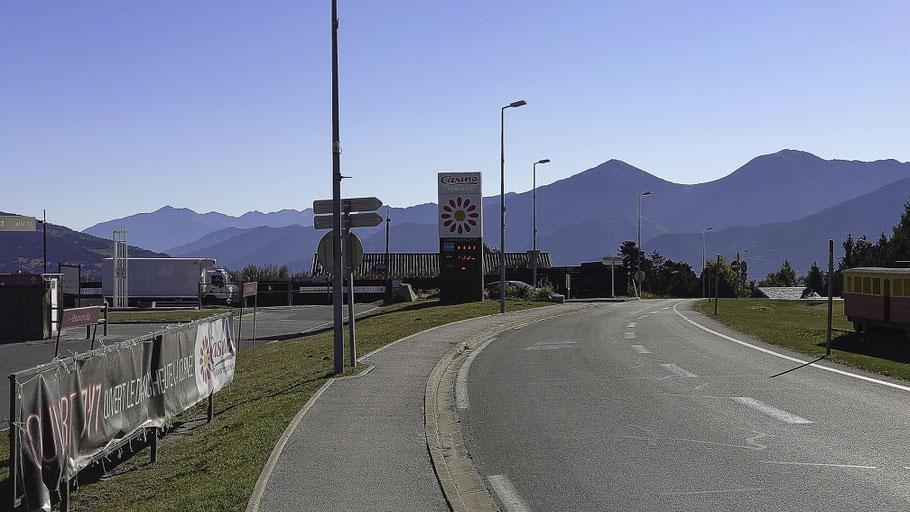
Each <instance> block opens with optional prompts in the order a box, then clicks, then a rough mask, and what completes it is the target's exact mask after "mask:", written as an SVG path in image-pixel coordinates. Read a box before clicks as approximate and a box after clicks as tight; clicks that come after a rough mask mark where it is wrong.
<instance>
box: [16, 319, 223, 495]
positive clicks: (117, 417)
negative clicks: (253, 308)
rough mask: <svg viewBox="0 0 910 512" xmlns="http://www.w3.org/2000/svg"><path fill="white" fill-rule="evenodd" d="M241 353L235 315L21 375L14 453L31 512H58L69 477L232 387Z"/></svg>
mask: <svg viewBox="0 0 910 512" xmlns="http://www.w3.org/2000/svg"><path fill="white" fill-rule="evenodd" d="M235 356H236V345H235V341H234V321H233V315H232V314H231V313H228V314H225V315H222V316H219V317H215V318H213V319H205V320H198V321H196V322H193V323H190V324H183V325H180V326H175V327H173V328H170V329H167V330H164V331H159V332H157V333H153V334H151V335H147V336H145V337H142V338H137V339H135V340H130V341H125V342H123V343H119V344H117V345H113V346H109V347H105V348H102V349H99V350H95V351H92V352H87V353H85V354H80V355H78V356H75V357H73V358H68V359H63V360H59V361H55V362H53V363H51V364H48V365H44V366H42V367H38V368H36V369H33V370H29V371H25V372H20V373H19V374H17V375H16V379H17V384H18V385H17V388H18V389H13V390H11V392H14V393H16V392H17V391H18V395H19V398H18V400H17V406H16V410H15V411H12V412H13V413H14V414H15V416H14V428H13V430H12V431H11V434H12V432H15V435H16V436H17V441H18V449H17V453H15V454H11V456H12V455H15V456H16V458H17V462H18V467H19V470H20V471H21V475H22V476H21V478H20V479H19V482H21V483H23V484H24V489H23V490H24V492H25V498H26V503H27V505H28V510H50V503H51V501H50V493H49V489H56V488H57V487H58V485H59V484H60V482H61V481H62V480H63V479H68V478H71V477H73V476H74V475H75V474H76V473H77V472H78V471H79V470H80V469H82V468H84V467H86V466H87V465H88V464H89V463H91V462H92V461H93V460H95V459H96V458H97V457H99V456H100V455H102V454H104V453H106V452H107V451H109V450H111V449H114V448H115V447H117V446H118V445H119V444H120V442H121V441H122V440H124V439H127V438H130V437H132V436H133V435H134V434H136V433H137V432H138V431H139V430H140V429H144V428H148V427H163V426H165V424H166V422H167V421H168V420H170V419H171V418H173V417H174V416H176V415H177V414H180V413H181V412H183V411H185V410H187V409H189V408H190V407H192V406H193V405H195V404H196V403H198V402H200V401H202V400H204V399H206V398H207V397H208V396H209V395H210V394H212V393H215V392H217V391H218V390H220V389H222V388H223V387H224V386H226V385H228V384H229V383H230V382H231V381H232V380H233V378H234V362H235ZM17 484H18V483H17ZM14 488H15V487H14ZM20 492H21V491H20Z"/></svg>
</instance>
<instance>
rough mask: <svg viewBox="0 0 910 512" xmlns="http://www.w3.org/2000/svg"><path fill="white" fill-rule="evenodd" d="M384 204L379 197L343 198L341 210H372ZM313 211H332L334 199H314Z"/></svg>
mask: <svg viewBox="0 0 910 512" xmlns="http://www.w3.org/2000/svg"><path fill="white" fill-rule="evenodd" d="M380 206H382V201H380V200H379V198H378V197H352V198H350V199H342V200H341V211H342V213H343V212H348V213H350V212H372V211H375V210H378V209H379V207H380ZM313 213H315V214H316V215H321V214H326V213H332V200H331V199H320V200H318V201H313Z"/></svg>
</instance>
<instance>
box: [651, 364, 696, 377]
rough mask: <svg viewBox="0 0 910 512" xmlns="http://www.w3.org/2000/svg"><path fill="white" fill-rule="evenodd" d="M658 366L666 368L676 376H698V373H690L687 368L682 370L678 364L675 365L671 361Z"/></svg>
mask: <svg viewBox="0 0 910 512" xmlns="http://www.w3.org/2000/svg"><path fill="white" fill-rule="evenodd" d="M660 366H662V367H663V368H664V369H665V370H667V371H668V372H670V373H672V374H674V375H676V376H678V377H688V378H697V377H698V375H695V374H694V373H692V372H690V371H688V370H683V369H682V368H680V367H679V366H676V365H675V364H673V363H664V364H661V365H660Z"/></svg>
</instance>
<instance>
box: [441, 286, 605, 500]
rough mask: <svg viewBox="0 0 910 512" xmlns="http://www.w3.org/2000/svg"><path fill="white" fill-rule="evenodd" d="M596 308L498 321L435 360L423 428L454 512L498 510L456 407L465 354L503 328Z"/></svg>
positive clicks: (582, 308) (577, 308) (574, 309)
mask: <svg viewBox="0 0 910 512" xmlns="http://www.w3.org/2000/svg"><path fill="white" fill-rule="evenodd" d="M596 307H598V306H596V305H591V304H588V305H585V306H579V307H576V308H573V309H571V310H569V311H558V312H547V313H549V314H546V315H543V316H541V317H538V318H534V319H530V320H528V319H521V320H516V321H514V322H511V323H507V324H500V325H498V326H496V327H493V328H491V329H488V330H486V331H483V332H480V333H476V334H474V335H472V336H470V337H469V338H467V339H466V340H464V341H463V342H462V343H459V344H458V345H457V346H456V347H455V348H453V349H452V350H450V351H449V352H448V353H446V355H445V356H443V358H442V359H440V360H439V361H438V362H437V363H436V366H435V367H434V368H433V371H432V372H431V373H430V378H429V379H428V380H427V385H426V393H425V395H424V427H425V430H426V439H427V449H428V450H429V452H430V459H431V461H432V463H433V471H434V472H435V473H436V478H437V479H438V480H439V487H440V488H441V489H442V492H443V495H444V496H445V499H446V501H447V502H448V504H449V507H450V508H451V509H452V510H453V511H454V512H495V511H497V510H499V508H498V507H497V506H496V503H495V501H494V500H493V496H492V495H491V494H490V491H489V490H488V489H487V487H486V484H485V483H484V480H483V478H482V477H481V476H480V473H479V472H478V471H477V469H476V468H475V467H474V463H473V461H472V460H471V457H470V455H469V454H468V452H467V448H466V447H465V444H464V437H463V436H462V433H461V427H460V426H459V423H460V420H459V418H458V413H457V412H456V409H455V379H456V376H457V374H458V370H459V368H461V365H462V363H463V362H464V360H465V359H466V358H467V355H468V353H469V352H470V351H471V350H474V349H476V348H477V347H479V346H480V345H481V344H483V343H484V342H486V341H487V340H488V339H490V338H492V337H493V336H495V335H497V334H499V333H501V332H503V331H507V330H509V329H514V328H516V327H525V326H527V325H529V324H532V323H537V322H541V321H544V320H549V319H552V318H556V317H559V316H564V315H569V314H573V313H578V312H580V311H585V310H589V309H594V308H596Z"/></svg>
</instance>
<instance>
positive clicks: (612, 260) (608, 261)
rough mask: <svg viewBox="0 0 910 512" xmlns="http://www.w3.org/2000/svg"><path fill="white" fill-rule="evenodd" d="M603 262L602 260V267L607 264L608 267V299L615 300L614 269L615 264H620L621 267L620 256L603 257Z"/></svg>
mask: <svg viewBox="0 0 910 512" xmlns="http://www.w3.org/2000/svg"><path fill="white" fill-rule="evenodd" d="M603 260H604V261H603V264H604V265H607V264H609V265H610V297H614V298H615V297H616V285H615V283H616V279H615V278H616V273H615V268H616V264H617V263H618V264H620V265H622V256H604V257H603Z"/></svg>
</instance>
